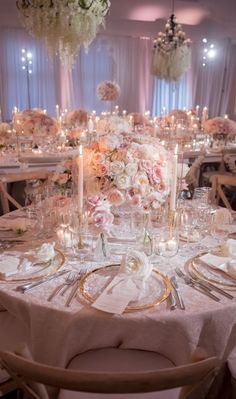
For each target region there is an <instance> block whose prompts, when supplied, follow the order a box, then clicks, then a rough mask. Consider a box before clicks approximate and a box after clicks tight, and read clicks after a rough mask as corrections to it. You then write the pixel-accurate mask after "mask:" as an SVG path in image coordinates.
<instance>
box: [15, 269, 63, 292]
mask: <svg viewBox="0 0 236 399" xmlns="http://www.w3.org/2000/svg"><path fill="white" fill-rule="evenodd" d="M68 272H69V270H60V271H59V272H57V273H55V274H52V275H51V276H50V277H44V278H43V279H41V280H38V281H36V282H35V283H27V284H23V285H18V286H17V287H16V288H15V290H16V291H20V292H22V293H23V294H24V292H26V291H29V290H31V289H32V288H34V287H38V286H39V285H41V284H44V283H47V282H48V281H50V280H53V279H54V278H57V277H60V276H62V275H63V274H66V273H68Z"/></svg>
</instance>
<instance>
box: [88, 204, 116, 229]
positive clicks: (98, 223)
mask: <svg viewBox="0 0 236 399" xmlns="http://www.w3.org/2000/svg"><path fill="white" fill-rule="evenodd" d="M92 219H93V223H94V226H95V227H96V228H97V229H98V230H99V232H101V231H105V232H107V233H109V230H110V228H111V225H112V223H113V220H114V216H113V215H112V213H111V212H110V210H109V209H106V208H103V209H102V208H100V209H98V210H97V209H95V211H94V212H93V213H92Z"/></svg>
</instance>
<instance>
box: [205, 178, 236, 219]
mask: <svg viewBox="0 0 236 399" xmlns="http://www.w3.org/2000/svg"><path fill="white" fill-rule="evenodd" d="M210 182H211V185H212V199H213V201H215V202H216V203H217V204H218V203H219V201H220V200H221V201H222V202H223V204H224V206H225V207H226V208H227V209H229V210H230V211H232V206H231V203H230V201H229V199H228V198H227V196H226V194H225V191H224V189H225V187H229V189H230V187H231V188H232V187H236V175H233V174H232V173H222V174H220V173H219V174H216V175H214V176H211V177H210ZM232 200H233V198H232Z"/></svg>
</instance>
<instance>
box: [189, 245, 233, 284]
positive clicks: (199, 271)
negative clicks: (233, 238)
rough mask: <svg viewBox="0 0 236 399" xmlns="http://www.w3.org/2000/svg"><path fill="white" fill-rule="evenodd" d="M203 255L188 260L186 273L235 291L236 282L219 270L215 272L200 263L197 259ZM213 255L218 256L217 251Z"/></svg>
mask: <svg viewBox="0 0 236 399" xmlns="http://www.w3.org/2000/svg"><path fill="white" fill-rule="evenodd" d="M204 254H206V252H204V253H201V254H199V255H196V256H194V257H193V258H191V259H189V260H188V261H187V262H186V264H185V266H186V269H187V271H189V272H190V274H194V275H195V276H196V277H198V278H200V279H203V280H205V281H209V282H210V283H213V284H216V285H219V286H222V287H224V288H226V289H236V280H235V282H234V279H233V278H231V277H230V276H227V274H226V273H225V272H223V271H221V270H215V269H214V268H211V267H210V266H208V265H207V264H205V263H204V262H201V260H200V259H199V258H200V257H201V256H203V255H204ZM215 254H218V255H219V253H218V252H217V250H216V251H215Z"/></svg>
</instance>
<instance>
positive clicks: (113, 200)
mask: <svg viewBox="0 0 236 399" xmlns="http://www.w3.org/2000/svg"><path fill="white" fill-rule="evenodd" d="M107 199H108V201H109V202H110V204H111V205H115V206H119V205H121V204H123V203H124V201H125V197H124V194H123V193H122V192H121V191H120V190H118V189H117V188H114V189H112V190H110V191H108V193H107Z"/></svg>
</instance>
